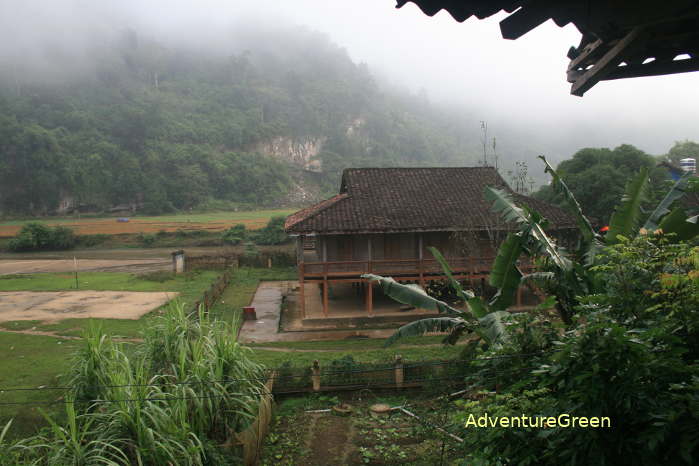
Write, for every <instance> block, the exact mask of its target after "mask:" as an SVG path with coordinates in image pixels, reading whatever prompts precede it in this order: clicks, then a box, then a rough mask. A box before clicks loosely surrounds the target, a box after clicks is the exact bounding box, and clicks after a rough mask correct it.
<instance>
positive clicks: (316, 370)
mask: <svg viewBox="0 0 699 466" xmlns="http://www.w3.org/2000/svg"><path fill="white" fill-rule="evenodd" d="M312 371H313V372H312V373H311V380H312V381H313V391H314V392H318V391H320V366H319V365H318V360H315V361H313V369H312Z"/></svg>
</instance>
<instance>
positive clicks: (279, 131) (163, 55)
mask: <svg viewBox="0 0 699 466" xmlns="http://www.w3.org/2000/svg"><path fill="white" fill-rule="evenodd" d="M224 48H225V47H224ZM49 56H50V55H49ZM52 58H53V60H54V63H51V61H50V60H49V61H45V62H44V64H43V66H42V67H41V68H31V67H26V68H24V69H22V68H21V67H12V68H3V72H2V74H1V75H0V79H1V81H0V86H1V93H0V206H2V207H1V208H2V210H3V211H4V212H5V213H51V212H56V211H69V210H71V209H74V208H77V207H80V208H81V209H83V210H93V211H98V210H107V209H110V208H114V207H115V206H129V208H132V209H139V210H142V211H145V212H153V213H155V212H164V211H172V210H175V209H190V208H197V207H204V208H207V207H208V208H212V207H226V208H230V207H232V206H236V205H238V204H251V205H290V204H296V205H299V204H303V203H307V202H309V201H311V200H315V199H317V198H318V197H320V196H322V195H327V194H328V193H330V192H333V191H335V190H336V189H337V186H338V183H339V175H340V173H341V170H342V169H343V168H346V167H351V166H396V165H404V166H410V165H474V164H475V163H476V161H477V159H478V158H479V151H480V152H482V148H481V147H480V141H479V139H478V138H479V134H478V128H477V127H475V125H473V121H471V120H467V119H465V118H463V116H459V115H456V114H455V113H454V112H450V111H448V110H446V109H444V108H438V107H435V106H433V105H431V104H430V103H429V101H428V99H427V97H426V95H424V94H422V95H420V94H418V95H411V94H409V93H406V92H399V91H395V90H393V91H387V90H386V88H385V87H384V86H382V85H380V84H379V83H377V81H376V79H375V78H374V77H373V76H372V74H371V71H370V70H369V69H368V67H367V66H366V65H365V64H361V63H360V64H357V63H354V62H353V61H352V60H351V59H350V58H349V56H348V54H347V53H346V51H345V50H343V49H342V48H340V47H338V46H337V45H335V44H333V43H332V42H331V41H330V40H329V39H328V38H327V37H326V36H324V35H322V34H319V33H316V32H312V31H309V30H306V29H302V28H283V27H278V28H275V29H273V30H269V29H254V28H248V29H243V30H239V31H236V34H235V36H234V37H232V38H231V40H230V47H229V50H228V51H226V50H222V49H221V47H218V48H217V49H216V50H211V51H207V50H203V49H201V48H192V47H187V46H186V45H185V44H180V45H172V44H164V43H161V42H158V41H156V40H155V39H153V38H150V37H148V36H147V35H144V34H141V33H139V32H137V31H135V30H132V29H130V30H125V31H122V32H121V33H120V34H117V35H115V36H114V38H113V39H112V40H110V41H103V42H101V43H100V42H99V41H98V42H96V44H95V45H93V46H92V47H91V49H90V54H89V57H87V59H84V60H83V61H81V62H80V63H79V66H78V63H77V62H74V61H69V62H68V63H67V64H68V65H75V66H74V68H73V70H72V71H73V72H72V73H67V72H66V70H65V69H64V66H65V65H66V64H61V55H60V54H58V55H57V56H55V57H52ZM47 63H48V64H47ZM52 67H56V68H57V69H59V71H57V72H56V73H52V72H51V68H52ZM467 124H468V125H471V127H469V128H466V125H467Z"/></svg>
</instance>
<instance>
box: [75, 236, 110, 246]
mask: <svg viewBox="0 0 699 466" xmlns="http://www.w3.org/2000/svg"><path fill="white" fill-rule="evenodd" d="M110 239H112V235H104V234H95V235H77V236H76V237H75V244H76V245H78V246H83V247H86V248H89V247H92V246H97V245H99V244H102V243H104V242H105V241H107V240H110Z"/></svg>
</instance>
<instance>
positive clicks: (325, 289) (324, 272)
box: [323, 262, 328, 317]
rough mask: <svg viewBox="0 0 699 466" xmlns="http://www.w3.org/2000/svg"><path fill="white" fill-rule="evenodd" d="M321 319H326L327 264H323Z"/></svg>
mask: <svg viewBox="0 0 699 466" xmlns="http://www.w3.org/2000/svg"><path fill="white" fill-rule="evenodd" d="M323 317H328V263H327V262H323Z"/></svg>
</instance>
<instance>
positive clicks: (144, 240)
mask: <svg viewBox="0 0 699 466" xmlns="http://www.w3.org/2000/svg"><path fill="white" fill-rule="evenodd" d="M136 239H138V241H140V242H141V244H142V245H143V246H145V247H150V246H152V245H153V243H155V240H157V239H158V238H157V236H155V235H154V234H152V233H143V232H141V233H139V234H138V235H137V236H136Z"/></svg>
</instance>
